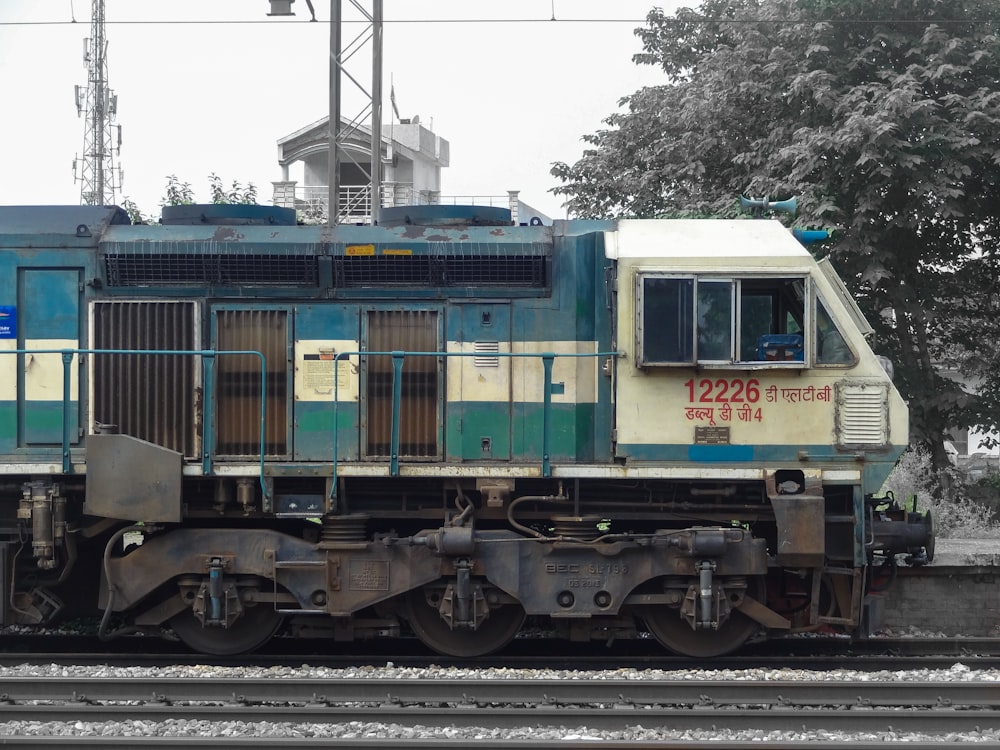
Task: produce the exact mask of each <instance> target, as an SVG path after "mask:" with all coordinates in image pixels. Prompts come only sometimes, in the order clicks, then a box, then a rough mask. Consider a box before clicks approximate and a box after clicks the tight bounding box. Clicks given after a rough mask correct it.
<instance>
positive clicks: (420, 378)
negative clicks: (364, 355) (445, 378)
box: [366, 310, 441, 458]
mask: <svg viewBox="0 0 1000 750" xmlns="http://www.w3.org/2000/svg"><path fill="white" fill-rule="evenodd" d="M437 350H438V314H437V312H435V311H433V310H372V311H370V312H369V313H368V351H372V352H392V351H408V352H434V351H437ZM367 367H368V402H367V415H368V441H367V447H366V452H367V454H368V456H369V457H372V458H375V457H379V458H381V457H387V456H389V455H390V452H391V445H392V378H393V370H392V358H391V357H389V356H385V355H381V356H372V357H369V358H368V362H367ZM439 378H440V376H439V374H438V358H437V357H406V358H405V359H404V360H403V371H402V382H401V384H400V391H401V396H400V403H399V455H400V457H405V458H437V457H438V456H440V454H441V449H440V446H439V445H438V383H439Z"/></svg>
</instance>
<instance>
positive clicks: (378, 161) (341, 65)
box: [268, 0, 382, 227]
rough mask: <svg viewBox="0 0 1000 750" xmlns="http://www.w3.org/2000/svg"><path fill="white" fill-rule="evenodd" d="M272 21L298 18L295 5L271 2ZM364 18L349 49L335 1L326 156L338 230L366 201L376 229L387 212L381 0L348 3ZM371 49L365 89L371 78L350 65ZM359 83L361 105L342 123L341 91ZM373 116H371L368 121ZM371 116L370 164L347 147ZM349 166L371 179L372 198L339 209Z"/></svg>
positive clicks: (330, 217)
mask: <svg viewBox="0 0 1000 750" xmlns="http://www.w3.org/2000/svg"><path fill="white" fill-rule="evenodd" d="M269 2H270V5H271V12H270V13H268V15H269V16H294V15H295V13H294V12H293V11H292V3H294V2H295V0H269ZM348 2H349V3H350V5H352V6H353V7H354V8H355V10H356V11H357V13H358V14H359V15H360V17H361V19H362V20H361V23H360V25H359V27H358V28H359V31H358V33H357V35H356V36H354V37H353V38H351V40H350V41H349V42H348V43H347V44H346V45H344V43H343V29H344V25H345V24H344V14H343V3H342V0H330V120H329V130H328V146H327V154H328V157H329V162H328V166H327V183H326V184H327V204H326V205H327V224H328V225H329V226H331V227H332V226H334V225H335V224H337V223H338V221H339V219H340V214H341V213H342V212H343V213H346V214H348V215H350V214H358V213H363V211H362V210H361V209H362V207H361V206H359V205H356V203H357V202H358V201H360V200H362V199H366V200H368V201H369V206H368V208H369V211H368V213H369V215H370V216H371V223H372V224H377V223H378V220H379V213H380V209H381V208H382V0H365V1H364V2H362V0H348ZM306 5H307V6H308V7H309V12H310V13H311V14H312V19H311V20H312V21H315V20H316V13H315V10H314V8H313V4H312V0H306ZM369 44H370V46H371V61H372V62H371V85H370V86H367V85H366V80H367V73H365V72H363V71H361V70H359V69H357V67H355V70H354V71H353V72H352V71H350V70H348V67H349V66H348V63H349V61H350V60H351V59H352V58H353V57H354V56H355V55H357V54H358V52H359V51H360V50H361V49H363V48H364V47H365V46H367V45H369ZM345 79H346V80H348V81H350V82H351V83H352V84H354V85H355V86H356V87H357V89H358V91H360V92H361V95H362V106H361V109H360V110H359V111H358V113H357V114H356V115H354V117H352V118H351V119H350V120H347V121H346V122H341V119H342V118H341V111H340V104H341V89H342V85H343V82H344V80H345ZM369 116H370V117H369ZM366 117H369V121H370V122H371V131H372V132H371V160H370V161H369V163H368V164H367V165H364V164H362V163H360V162H359V161H358V160H357V159H356V158H355V157H354V150H353V149H349V148H346V147H345V145H346V144H347V143H348V139H350V138H351V137H353V136H355V134H356V133H357V131H358V128H359V127H360V125H361V124H362V123H363V122H364V121H365V118H366ZM348 162H350V163H351V164H353V165H354V166H355V167H356V168H357V170H358V171H359V172H360V173H361V174H362V175H364V176H365V177H367V178H368V184H369V186H370V187H369V191H368V195H367V196H363V197H362V196H357V197H354V198H353V200H354V201H355V203H354V204H350V205H346V206H341V205H340V168H341V166H342V164H345V163H348Z"/></svg>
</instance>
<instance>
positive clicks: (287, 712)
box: [0, 703, 1000, 744]
mask: <svg viewBox="0 0 1000 750" xmlns="http://www.w3.org/2000/svg"><path fill="white" fill-rule="evenodd" d="M0 720H2V721H31V722H53V721H57V722H66V723H70V724H75V723H78V722H94V723H103V722H108V721H116V722H126V721H136V722H143V723H144V724H149V723H155V722H161V723H162V722H171V723H175V722H178V721H191V722H199V723H205V722H214V723H223V722H244V723H254V724H256V723H273V724H337V725H339V724H348V723H361V724H370V725H377V726H383V725H390V724H391V725H396V726H408V727H421V728H423V729H428V728H434V727H438V728H444V727H452V728H454V727H465V728H468V727H475V728H482V729H484V730H511V729H517V728H523V727H534V728H543V727H551V728H553V729H560V728H561V729H563V730H566V731H574V732H580V733H586V732H587V731H625V730H630V729H634V728H638V727H642V728H645V729H663V730H667V731H671V732H677V731H682V732H688V731H697V730H731V731H760V732H785V731H787V732H796V731H805V732H813V731H831V732H832V731H836V732H851V733H858V732H869V733H876V732H895V733H929V734H932V735H941V734H945V733H948V734H955V733H961V732H976V731H980V730H983V729H992V728H994V727H996V726H1000V711H994V710H980V709H969V710H962V711H958V710H953V709H919V710H912V711H905V710H891V709H885V708H884V707H883V708H868V707H859V709H858V710H845V709H844V708H842V707H841V708H835V709H828V708H822V709H819V708H816V709H812V708H798V709H795V708H768V707H765V706H763V705H762V704H758V707H757V708H753V709H747V708H739V709H737V708H711V707H706V708H701V709H698V708H649V709H638V708H634V707H629V706H611V707H601V708H598V707H585V708H584V707H575V708H567V707H565V706H553V705H548V706H532V707H524V708H507V707H496V706H476V705H469V706H466V707H455V706H420V707H415V706H397V705H392V704H387V705H382V706H325V705H313V706H275V705H268V706H260V705H253V704H238V703H230V704H225V705H190V704H180V705H162V704H161V705H157V704H152V703H133V704H131V705H124V704H115V705H90V704H83V705H79V704H78V705H72V704H57V705H37V704H33V705H27V706H24V705H16V706H10V705H3V706H0ZM2 743H3V740H2V738H0V744H2Z"/></svg>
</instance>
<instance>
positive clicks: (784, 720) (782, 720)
mask: <svg viewBox="0 0 1000 750" xmlns="http://www.w3.org/2000/svg"><path fill="white" fill-rule="evenodd" d="M0 701H2V702H0V722H14V721H17V722H25V721H28V722H67V723H76V722H83V723H85V724H86V723H88V722H98V723H100V722H109V721H112V722H143V723H146V724H148V723H150V722H161V723H162V722H167V721H169V722H175V723H176V722H184V721H187V722H214V723H219V722H279V723H288V724H310V725H316V724H320V725H323V724H344V723H347V722H357V723H360V724H362V725H363V724H365V723H371V724H376V723H377V724H380V725H401V726H409V727H413V726H421V727H439V728H442V727H483V728H484V729H486V730H510V729H514V728H518V727H528V726H551V727H560V726H561V727H570V728H572V727H581V728H586V729H589V730H625V729H628V728H629V727H634V726H642V727H646V728H649V727H656V726H662V727H669V728H670V730H672V731H675V732H676V731H687V730H703V729H713V728H714V729H717V730H729V729H739V730H744V731H745V730H758V731H762V732H773V731H783V730H788V729H790V728H794V729H795V730H799V731H829V732H847V731H850V732H880V731H884V730H886V729H887V727H892V728H893V730H895V731H897V732H900V733H931V734H935V735H941V734H945V733H959V732H975V731H978V730H981V729H985V728H992V727H995V726H997V724H998V723H1000V689H998V687H997V683H996V682H951V681H941V682H919V681H912V682H896V683H891V684H885V683H877V682H868V681H851V682H844V681H797V680H788V681H772V680H766V681H759V680H739V681H737V680H698V681H693V680H670V681H662V680H641V681H636V680H622V679H603V680H598V679H580V680H567V679H562V680H537V679H509V680H506V679H448V680H445V679H364V678H351V679H325V678H324V679H317V678H306V679H302V678H287V679H284V678H279V679H275V678H263V679H261V678H255V679H249V678H225V677H217V676H214V677H212V678H209V679H200V678H142V677H139V678H137V677H106V678H93V677H89V678H82V677H48V678H39V677H17V678H11V677H0ZM4 739H5V738H0V744H2V743H3V741H4Z"/></svg>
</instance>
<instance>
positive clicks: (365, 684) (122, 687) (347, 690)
mask: <svg viewBox="0 0 1000 750" xmlns="http://www.w3.org/2000/svg"><path fill="white" fill-rule="evenodd" d="M0 700H2V701H4V702H5V703H7V704H11V703H14V704H18V703H24V702H28V701H42V700H44V701H73V702H78V703H95V702H123V701H147V702H153V703H164V704H169V703H180V702H190V701H199V702H221V703H236V704H254V705H263V704H302V705H307V704H324V705H327V706H335V705H356V706H360V705H361V704H369V705H373V706H376V707H377V706H400V707H404V708H405V707H409V706H427V705H445V706H452V707H456V706H457V707H461V706H469V705H472V706H475V705H487V704H489V705H503V706H509V707H513V706H532V707H537V706H543V707H544V706H555V707H570V706H596V705H599V704H615V705H617V706H625V707H629V708H632V709H636V710H643V709H644V708H649V707H653V708H661V707H686V708H720V707H727V706H746V705H766V706H771V707H780V708H798V707H838V708H851V707H864V708H876V707H885V708H896V709H898V708H910V707H924V708H928V707H960V706H974V707H979V708H986V707H988V708H991V709H1000V682H996V681H935V682H926V681H901V682H892V683H886V682H874V681H872V682H869V681H836V680H822V679H820V680H764V681H760V680H654V679H650V680H641V679H632V680H625V679H568V678H567V679H478V678H477V679H456V678H451V679H407V678H398V679H392V678H388V679H387V678H347V679H329V678H315V677H310V678H274V677H269V678H231V677H221V676H213V677H211V678H210V679H205V678H200V677H199V678H195V677H165V678H164V677H114V678H101V677H52V678H50V677H0ZM0 708H4V707H3V706H0Z"/></svg>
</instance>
